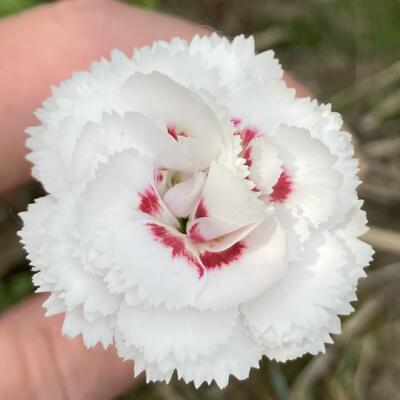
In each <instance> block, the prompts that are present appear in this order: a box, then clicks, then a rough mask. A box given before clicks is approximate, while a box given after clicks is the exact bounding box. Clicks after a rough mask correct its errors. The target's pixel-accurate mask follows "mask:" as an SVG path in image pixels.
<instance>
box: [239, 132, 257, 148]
mask: <svg viewBox="0 0 400 400" xmlns="http://www.w3.org/2000/svg"><path fill="white" fill-rule="evenodd" d="M239 135H240V137H241V139H242V148H243V150H245V149H246V148H247V147H248V146H249V144H250V142H251V141H252V140H253V139H254V138H255V137H256V136H257V130H255V129H252V128H245V129H243V130H242V131H240V132H239Z"/></svg>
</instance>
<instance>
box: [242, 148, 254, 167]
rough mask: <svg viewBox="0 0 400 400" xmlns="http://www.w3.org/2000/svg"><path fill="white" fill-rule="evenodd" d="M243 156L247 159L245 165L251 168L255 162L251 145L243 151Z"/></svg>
mask: <svg viewBox="0 0 400 400" xmlns="http://www.w3.org/2000/svg"><path fill="white" fill-rule="evenodd" d="M242 157H243V158H244V160H245V162H244V163H245V165H247V166H248V167H249V168H250V167H251V165H252V164H253V160H252V159H251V146H249V147H247V148H246V150H244V151H243V154H242Z"/></svg>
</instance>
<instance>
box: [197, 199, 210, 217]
mask: <svg viewBox="0 0 400 400" xmlns="http://www.w3.org/2000/svg"><path fill="white" fill-rule="evenodd" d="M194 216H195V218H203V217H208V212H207V209H206V206H205V204H204V200H203V199H201V200H200V203H199V205H198V206H197V209H196V212H195V215H194Z"/></svg>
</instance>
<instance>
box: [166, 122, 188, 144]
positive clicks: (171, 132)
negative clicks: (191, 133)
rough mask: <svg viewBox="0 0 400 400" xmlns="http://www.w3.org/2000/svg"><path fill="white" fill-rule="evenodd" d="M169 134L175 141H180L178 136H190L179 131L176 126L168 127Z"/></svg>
mask: <svg viewBox="0 0 400 400" xmlns="http://www.w3.org/2000/svg"><path fill="white" fill-rule="evenodd" d="M167 132H168V134H169V135H171V136H172V137H173V138H174V139H175V140H178V136H185V137H187V136H188V135H187V133H186V132H185V131H178V130H177V129H176V127H175V126H174V125H167Z"/></svg>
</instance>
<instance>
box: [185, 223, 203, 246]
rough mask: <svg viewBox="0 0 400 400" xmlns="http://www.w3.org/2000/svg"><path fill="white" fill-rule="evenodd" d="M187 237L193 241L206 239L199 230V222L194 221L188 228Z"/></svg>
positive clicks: (200, 241)
mask: <svg viewBox="0 0 400 400" xmlns="http://www.w3.org/2000/svg"><path fill="white" fill-rule="evenodd" d="M188 233H189V235H188V236H189V238H190V240H191V241H192V242H194V243H204V242H205V241H206V239H205V238H204V237H203V235H202V234H201V232H200V231H199V223H198V222H196V223H194V224H193V225H192V226H191V227H190V229H189V232H188Z"/></svg>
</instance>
